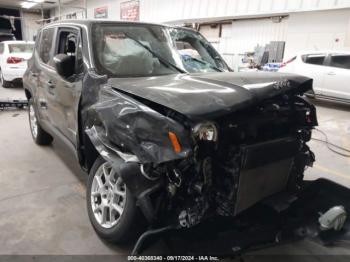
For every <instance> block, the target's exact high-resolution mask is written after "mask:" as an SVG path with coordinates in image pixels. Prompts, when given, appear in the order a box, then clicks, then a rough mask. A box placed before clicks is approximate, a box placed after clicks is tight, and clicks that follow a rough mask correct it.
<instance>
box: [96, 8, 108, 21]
mask: <svg viewBox="0 0 350 262" xmlns="http://www.w3.org/2000/svg"><path fill="white" fill-rule="evenodd" d="M94 16H95V18H108V7H107V6H103V7H96V8H95V9H94Z"/></svg>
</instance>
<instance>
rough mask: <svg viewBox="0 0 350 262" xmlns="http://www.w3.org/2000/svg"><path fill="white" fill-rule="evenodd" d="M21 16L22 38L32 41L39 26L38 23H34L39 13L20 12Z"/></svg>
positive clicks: (39, 15) (39, 17)
mask: <svg viewBox="0 0 350 262" xmlns="http://www.w3.org/2000/svg"><path fill="white" fill-rule="evenodd" d="M21 16H22V35H23V40H26V41H33V39H34V36H36V34H37V31H38V30H39V28H40V24H38V23H36V21H38V20H40V19H41V14H39V13H30V12H21Z"/></svg>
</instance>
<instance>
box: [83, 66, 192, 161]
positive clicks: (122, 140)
mask: <svg viewBox="0 0 350 262" xmlns="http://www.w3.org/2000/svg"><path fill="white" fill-rule="evenodd" d="M83 81H84V83H83V86H84V88H83V91H82V100H81V119H82V128H83V131H84V132H85V134H87V135H88V137H89V138H90V141H91V143H92V144H93V145H94V147H95V148H96V150H97V151H98V152H99V154H100V155H101V156H102V157H104V158H105V159H106V160H108V161H111V162H114V160H116V158H118V157H119V158H122V159H123V160H124V161H126V162H140V163H155V164H159V163H163V162H167V161H171V160H176V159H181V158H185V157H187V156H188V155H189V154H190V153H191V145H190V139H189V138H190V134H189V131H188V130H186V129H185V128H184V127H183V126H182V125H181V124H179V123H178V122H176V121H174V120H173V119H171V118H169V117H167V116H164V115H162V114H160V113H159V112H157V111H155V110H153V109H151V108H149V107H147V106H146V105H144V104H142V103H141V102H139V101H138V100H136V99H133V98H131V97H130V96H128V95H125V94H124V93H122V92H118V90H116V89H114V88H112V87H110V86H108V85H107V78H106V77H101V76H98V75H96V74H95V73H94V72H91V71H90V72H88V73H87V74H86V76H85V77H84V80H83ZM169 132H173V133H175V134H176V135H177V137H178V139H179V141H180V143H181V148H182V150H181V152H179V153H176V152H175V151H174V149H173V146H172V144H171V141H170V139H169V137H168V134H169Z"/></svg>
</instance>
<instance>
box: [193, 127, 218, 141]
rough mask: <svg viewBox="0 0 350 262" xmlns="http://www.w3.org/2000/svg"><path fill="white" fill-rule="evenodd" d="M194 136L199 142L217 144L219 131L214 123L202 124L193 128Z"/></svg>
mask: <svg viewBox="0 0 350 262" xmlns="http://www.w3.org/2000/svg"><path fill="white" fill-rule="evenodd" d="M193 134H194V136H195V137H196V138H197V139H199V140H206V141H213V142H216V141H217V139H218V129H217V128H216V126H215V124H214V123H211V122H206V123H200V124H198V125H196V126H195V127H194V128H193Z"/></svg>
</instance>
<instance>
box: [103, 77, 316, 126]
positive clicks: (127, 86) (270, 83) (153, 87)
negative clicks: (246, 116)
mask: <svg viewBox="0 0 350 262" xmlns="http://www.w3.org/2000/svg"><path fill="white" fill-rule="evenodd" d="M108 85H110V86H111V87H113V88H114V89H117V90H121V91H123V92H126V93H129V94H132V95H134V96H136V97H141V98H144V99H147V100H150V101H152V102H154V103H157V104H160V105H163V106H165V107H168V108H171V109H173V110H175V111H177V112H179V113H181V114H183V115H186V116H187V117H188V118H190V119H192V120H199V119H212V118H215V117H218V116H221V115H225V114H227V113H229V112H234V111H237V110H240V109H243V108H246V107H249V106H252V105H254V104H257V103H259V102H260V101H262V100H265V99H268V98H270V97H274V96H276V95H279V94H282V93H289V92H291V93H295V94H302V93H304V92H305V91H307V90H310V89H312V79H309V78H307V77H303V76H299V75H292V74H282V73H267V72H254V73H253V72H249V73H246V72H244V73H243V72H240V73H221V72H220V73H219V72H218V73H201V74H189V75H188V74H186V75H167V76H157V77H141V78H125V79H124V78H117V79H116V78H114V79H110V80H109V81H108Z"/></svg>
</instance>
